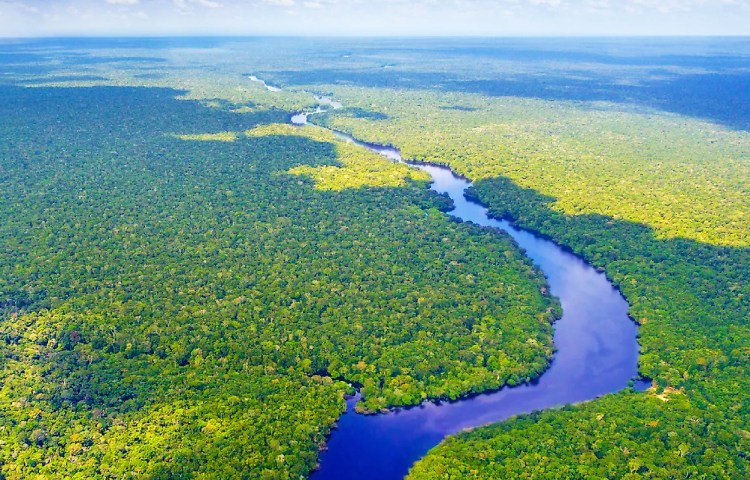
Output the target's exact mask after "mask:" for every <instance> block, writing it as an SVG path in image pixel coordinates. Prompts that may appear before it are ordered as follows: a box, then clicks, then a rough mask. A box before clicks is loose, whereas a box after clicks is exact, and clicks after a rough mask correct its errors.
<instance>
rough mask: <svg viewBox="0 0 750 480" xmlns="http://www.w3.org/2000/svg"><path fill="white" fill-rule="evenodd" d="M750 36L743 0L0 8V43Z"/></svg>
mask: <svg viewBox="0 0 750 480" xmlns="http://www.w3.org/2000/svg"><path fill="white" fill-rule="evenodd" d="M267 34H268V35H334V36H335V35H481V36H485V35H489V36H518V35H520V36H539V35H542V36H549V35H563V36H566V35H750V0H494V1H492V0H369V1H366V0H0V36H5V37H14V36H54V35H110V36H118V35H267Z"/></svg>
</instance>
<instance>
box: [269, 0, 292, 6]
mask: <svg viewBox="0 0 750 480" xmlns="http://www.w3.org/2000/svg"><path fill="white" fill-rule="evenodd" d="M263 3H265V4H266V5H273V6H275V7H293V6H294V5H296V4H297V2H296V1H295V0H263Z"/></svg>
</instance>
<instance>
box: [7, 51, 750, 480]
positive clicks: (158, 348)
mask: <svg viewBox="0 0 750 480" xmlns="http://www.w3.org/2000/svg"><path fill="white" fill-rule="evenodd" d="M749 62H750V41H748V40H746V39H745V38H732V37H727V38H692V39H683V40H675V39H608V40H605V39H565V40H552V39H500V38H489V39H481V38H429V39H411V40H409V41H408V42H405V41H403V40H402V39H379V38H375V39H372V38H371V39H364V38H356V39H355V38H347V39H334V38H285V37H284V38H270V37H268V38H266V37H252V38H219V37H216V38H169V37H163V38H127V39H125V38H96V39H76V38H51V39H13V40H0V119H1V120H2V121H1V122H0V251H1V252H2V255H0V478H7V479H22V478H102V479H107V478H112V479H115V478H117V479H120V478H144V479H146V478H148V479H151V478H164V479H166V478H253V479H254V478H262V479H299V478H308V477H312V478H316V477H319V478H340V475H339V474H337V473H335V472H338V471H344V472H350V474H352V475H353V476H355V477H356V478H368V476H369V478H403V477H404V476H408V478H413V479H433V478H437V479H454V478H456V479H458V478H483V479H495V478H736V479H741V478H747V477H748V476H750V394H749V393H748V392H750V73H749V70H748V65H750V63H749ZM300 115H302V117H300ZM300 118H303V119H304V121H301V120H300ZM379 153H381V154H379ZM428 166H429V167H428ZM441 172H442V173H441ZM451 172H452V173H451ZM449 173H450V174H451V175H453V174H455V176H454V177H451V178H452V180H450V181H451V182H453V183H448V184H445V185H458V184H459V183H460V182H464V183H460V185H462V186H461V189H459V190H457V191H456V192H457V193H456V192H452V191H449V190H450V189H449V187H445V188H443V189H442V190H441V188H442V187H441V186H442V185H443V184H442V183H441V178H442V177H440V175H448V174H449ZM446 178H447V177H446ZM457 182H458V183H457ZM431 187H432V188H431ZM465 187H468V188H467V189H466V190H465V191H464V190H463V188H465ZM464 204H471V205H473V206H474V207H472V208H480V207H481V208H482V215H486V218H485V217H482V219H481V220H479V217H473V216H466V215H464V216H461V214H460V212H465V211H466V210H465V209H466V208H468V207H466V205H464ZM462 209H463V210H462ZM519 232H521V233H519ZM523 235H526V236H527V237H528V240H524V239H523V238H522V237H523ZM524 238H526V237H524ZM525 242H529V243H525ZM542 243H543V244H544V245H545V247H544V248H549V249H553V250H554V252H555V253H553V254H551V255H553V257H551V258H552V259H553V260H550V259H547V260H544V259H542V260H540V258H541V257H540V256H539V255H538V252H537V251H536V250H535V248H536V247H533V246H532V245H537V244H542ZM563 257H564V258H565V259H566V260H565V262H568V263H565V262H563V260H561V259H563ZM570 265H574V266H575V265H577V266H576V267H570ZM577 268H580V270H576V269H577ZM571 269H572V270H571ZM560 272H567V274H568V275H567V276H565V275H562V274H561V273H560ZM561 279H563V280H561ZM592 279H593V280H592ZM591 281H596V282H600V283H599V284H598V285H600V286H599V287H598V288H601V289H602V290H595V291H594V290H591V289H592V288H593V287H591V283H590V282H591ZM568 288H569V289H571V290H574V291H576V292H578V294H582V293H581V292H583V293H585V292H587V291H588V292H589V297H590V298H593V299H594V300H593V301H594V306H593V307H590V308H589V307H587V310H586V311H588V312H589V313H588V314H587V315H588V317H587V318H590V320H588V321H590V322H593V323H592V324H591V325H590V327H589V326H586V325H583V326H581V327H579V328H581V330H580V334H578V335H577V336H580V337H584V336H585V334H586V332H587V330H589V329H591V330H595V328H594V325H595V324H596V325H609V323H607V322H614V321H615V317H616V316H617V315H619V317H617V318H619V320H617V321H619V322H620V324H619V325H621V327H622V328H621V329H618V330H616V332H617V333H611V332H613V331H615V330H612V331H609V332H610V333H609V334H602V335H603V336H604V337H606V338H605V340H606V342H605V343H601V342H599V343H597V342H592V343H590V344H589V346H588V347H586V348H590V349H591V352H595V354H596V355H597V357H587V356H585V355H582V356H581V357H580V358H583V359H586V358H598V359H600V360H601V362H600V363H601V365H600V366H602V368H601V369H600V370H601V372H600V373H597V378H594V377H593V376H592V375H589V376H588V377H581V378H580V379H579V380H576V381H570V382H567V383H560V384H554V385H556V386H555V390H554V392H551V393H549V392H548V393H545V394H544V395H550V397H549V398H550V399H551V400H550V401H549V402H548V403H543V404H542V403H535V401H534V399H533V398H535V397H533V398H532V397H531V396H529V397H524V396H521V395H520V394H519V399H518V400H514V401H513V402H514V405H513V408H512V409H510V410H507V411H505V410H503V413H502V415H501V414H500V413H496V414H491V415H490V416H488V417H484V416H479V415H478V412H479V411H483V410H481V408H480V407H479V406H480V405H482V404H485V405H490V403H491V401H490V399H491V398H495V397H492V396H493V395H500V396H504V395H510V396H512V395H514V393H513V392H525V391H526V390H525V389H528V392H529V395H537V393H535V392H540V391H542V392H544V391H545V390H543V389H546V388H547V387H546V385H548V384H549V383H545V382H547V380H545V378H546V379H549V378H550V376H554V375H557V373H555V372H557V371H559V370H560V369H561V368H563V369H568V368H573V367H572V366H570V367H567V366H565V365H567V364H566V363H565V362H566V361H565V358H569V357H566V355H569V354H570V352H571V350H572V351H574V353H575V350H576V349H577V348H584V347H583V346H582V345H584V343H585V342H582V341H581V342H579V343H575V342H572V343H571V342H570V341H567V342H566V341H565V340H564V339H563V337H562V336H561V335H562V334H563V332H564V329H565V328H568V327H566V325H569V324H570V322H573V321H574V320H571V318H573V317H577V316H579V313H578V311H579V310H580V308H578V307H580V305H577V304H576V302H571V301H570V300H569V299H570V298H580V297H577V296H572V297H571V294H569V293H567V289H568ZM592 292H593V293H592ZM600 292H605V293H600ZM610 296H611V298H612V301H613V302H616V304H617V305H619V307H617V308H612V309H608V308H607V307H605V304H606V301H605V297H606V298H610ZM597 299H600V300H601V302H600V304H599V305H598V306H597V305H596V301H597ZM617 302H619V303H617ZM577 308H578V310H577ZM617 309H619V310H617ZM614 310H617V311H618V312H619V313H617V314H616V313H613V312H614ZM636 332H637V333H636ZM604 337H603V338H604ZM597 338H598V337H597ZM603 341H604V340H603ZM636 341H637V343H636ZM609 342H611V343H609ZM614 345H617V346H618V348H620V349H621V350H622V352H624V353H623V355H625V357H626V358H627V361H625V363H627V365H626V366H625V367H623V368H624V369H623V370H618V371H617V373H615V370H614V367H613V369H608V368H604V367H603V366H606V365H609V364H608V363H607V361H606V359H608V358H609V359H611V358H614V357H613V355H615V354H616V352H617V351H619V350H618V348H614V347H613V346H614ZM564 348H567V350H565V351H563V349H564ZM576 358H578V357H576ZM631 360H632V361H631ZM583 361H584V360H580V361H579V360H575V361H573V362H572V363H571V365H573V364H575V363H580V362H583ZM555 362H557V363H555ZM594 363H599V360H597V361H596V362H594ZM576 367H577V368H584V367H586V368H589V367H591V365H582V364H581V365H577V366H576ZM586 371H588V370H586ZM545 376H547V377H545ZM615 377H617V380H616V381H614V382H608V380H611V379H612V378H615ZM571 378H572V377H571ZM575 378H579V377H575ZM598 382H599V383H598ZM595 385H604V387H602V389H597V388H598V387H597V388H594V386H595ZM535 389H536V390H535ZM581 392H585V393H586V394H585V395H583V394H582V395H578V393H581ZM524 395H525V394H524ZM462 402H464V403H462ZM466 402H469V403H466ZM471 402H474V403H471ZM461 405H469V406H470V408H469V407H465V408H464V407H461ZM461 408H463V410H461ZM487 408H489V407H487ZM493 408H494V407H493ZM459 411H460V412H461V413H460V414H459V413H450V412H459ZM420 412H421V413H420ZM425 412H426V413H425ZM430 412H433V413H430ZM436 412H440V413H436ZM467 412H474V416H473V417H471V418H469V417H468V415H469V413H467ZM419 415H425V416H424V417H420V416H419ZM440 415H445V416H448V415H456V416H458V415H461V418H460V422H458V420H456V418H454V419H453V420H454V422H453V423H452V425H454V426H455V428H454V427H453V426H451V427H450V428H443V427H440V426H436V425H435V424H433V423H429V422H428V421H427V420H424V419H431V420H434V421H436V420H435V419H437V418H439V416H440ZM410 419H411V420H410ZM416 419H418V420H416ZM447 421H448V420H446V422H447ZM399 422H401V423H400V424H399ZM409 422H414V423H409ZM436 422H437V421H436ZM365 425H374V426H372V427H366V426H365ZM396 425H399V426H396ZM389 428H390V429H392V430H388V429H389ZM419 429H423V430H425V431H428V430H429V431H430V432H431V433H430V437H429V440H426V441H425V443H420V444H419V445H416V444H412V445H405V444H400V443H399V442H400V441H404V442H405V443H408V442H406V441H405V440H403V439H404V438H407V436H405V434H404V432H406V431H411V432H414V431H417V430H419ZM386 430H388V431H391V432H393V433H392V434H390V436H388V435H385V436H378V435H376V434H375V432H376V431H386ZM347 432H348V433H347ZM399 432H401V433H399ZM347 435H351V437H347ZM337 436H339V437H340V438H342V440H337V438H339V437H337ZM353 438H356V439H357V441H359V442H361V443H352V442H353V441H350V440H347V439H353ZM346 443H350V444H351V445H355V446H356V448H354V449H353V451H351V452H350V451H348V450H346V451H345V450H338V449H339V448H343V447H341V446H340V445H342V444H346ZM327 450H328V451H327ZM337 452H346V453H337ZM384 452H391V453H384ZM393 452H395V453H393ZM399 455H401V457H399ZM366 457H369V458H371V459H372V461H373V462H375V463H380V464H382V466H384V468H385V470H383V472H386V473H376V470H371V471H369V473H368V471H367V468H366V467H361V468H363V471H362V472H355V471H354V470H352V468H356V466H357V465H358V464H359V465H365V463H364V462H365V458H366ZM392 457H393V459H392ZM396 457H398V458H396ZM342 459H343V460H342ZM359 460H361V462H359ZM342 461H346V462H350V463H351V465H354V467H352V466H351V465H350V464H349V463H347V464H342V465H337V464H336V462H342ZM391 462H397V463H398V468H396V467H394V468H393V469H391V470H389V469H388V468H390V466H391ZM338 467H341V468H344V467H345V468H344V470H337V468H338ZM377 472H379V471H377ZM388 472H390V473H388Z"/></svg>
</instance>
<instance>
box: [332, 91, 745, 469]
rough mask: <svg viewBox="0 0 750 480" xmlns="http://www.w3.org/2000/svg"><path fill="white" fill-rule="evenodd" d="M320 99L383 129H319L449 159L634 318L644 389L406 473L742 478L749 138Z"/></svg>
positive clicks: (586, 115)
mask: <svg viewBox="0 0 750 480" xmlns="http://www.w3.org/2000/svg"><path fill="white" fill-rule="evenodd" d="M334 90H335V91H336V92H337V93H339V92H340V93H341V97H343V98H345V99H346V101H348V102H350V104H353V105H355V106H358V107H360V108H370V109H372V110H373V111H375V112H381V113H383V114H385V115H387V116H388V119H387V120H381V121H379V122H372V121H370V122H363V121H361V120H358V118H357V116H350V115H347V112H346V111H343V112H341V113H339V112H335V113H334V114H332V115H330V116H328V117H327V118H322V119H321V121H323V122H325V123H327V124H331V125H334V126H335V127H336V128H340V129H345V130H350V131H353V132H354V133H355V135H358V136H361V137H363V138H365V139H367V140H371V141H382V140H383V139H385V138H389V139H391V141H393V143H395V144H396V145H398V146H400V147H403V152H404V153H406V155H407V156H410V157H413V158H418V159H422V160H427V161H431V162H438V163H444V164H449V165H451V166H452V167H453V168H454V169H455V170H457V171H458V172H459V173H461V174H464V175H466V176H468V177H469V178H473V179H477V181H476V182H475V188H474V190H473V192H472V193H471V194H472V196H474V197H475V198H477V199H479V200H480V201H482V202H484V203H486V204H488V205H489V206H490V209H491V212H492V213H493V214H494V215H495V216H497V217H510V218H514V219H515V220H516V221H517V223H518V224H520V225H522V226H525V227H527V228H531V229H533V230H536V231H539V232H542V233H544V234H545V235H549V236H551V237H552V238H553V239H554V240H555V241H557V242H558V243H560V244H562V245H566V246H569V247H570V248H572V249H573V250H574V251H576V252H577V253H579V254H580V255H582V256H584V257H585V258H586V259H587V260H588V261H590V262H591V263H592V264H593V265H595V266H597V267H599V268H601V269H603V270H605V271H606V272H607V274H608V275H609V276H610V278H612V279H613V281H614V283H615V284H617V285H618V286H619V288H620V289H621V290H622V291H623V293H624V294H625V296H626V297H627V298H628V300H629V301H630V303H631V305H632V308H631V314H632V316H633V317H634V318H635V319H637V321H638V322H639V323H640V324H641V328H640V343H641V345H642V356H641V359H640V371H641V372H642V373H643V374H644V375H645V376H647V377H650V378H653V379H654V381H655V387H654V389H653V390H651V391H649V392H648V393H646V394H635V393H623V394H618V395H614V396H610V397H607V398H605V399H602V400H597V401H594V402H591V403H588V404H585V405H581V406H576V407H570V408H566V409H564V410H562V411H551V412H545V413H540V414H535V415H533V416H528V417H523V418H520V419H517V420H513V421H509V422H506V423H503V424H499V425H495V426H492V427H488V428H482V429H478V430H476V431H474V432H471V433H465V434H461V435H459V436H457V437H456V438H452V439H450V440H448V441H446V442H444V443H443V444H442V445H441V446H439V447H437V448H436V449H435V450H434V451H433V452H431V453H430V455H428V457H426V459H425V460H423V461H421V462H419V463H418V464H417V465H416V466H415V467H414V469H413V471H412V477H413V478H435V477H440V478H464V477H466V476H476V477H482V478H504V477H516V476H518V477H523V476H528V477H550V478H559V477H560V476H563V477H570V476H593V477H606V478H621V477H625V476H626V475H629V474H631V475H637V476H646V477H652V478H677V477H685V476H690V475H704V476H708V477H729V478H745V477H747V475H748V474H749V472H750V468H749V466H748V460H747V458H748V454H749V452H750V434H749V433H748V431H750V424H749V423H748V419H749V418H750V417H748V415H747V412H748V409H750V395H748V392H750V375H749V373H750V363H749V361H750V349H749V348H748V345H750V282H748V279H750V249H749V248H748V247H747V243H748V239H749V237H748V236H747V235H748V232H750V216H749V215H750V206H749V205H748V202H749V199H750V191H748V188H747V187H748V183H747V180H748V178H750V162H749V161H748V154H749V153H750V137H748V135H747V134H746V133H743V132H733V131H729V130H726V129H723V128H721V127H718V126H716V125H711V124H706V123H703V122H698V121H692V120H687V119H685V118H677V117H674V116H672V115H656V114H651V115H643V114H639V113H633V112H627V111H623V109H620V108H616V107H614V106H612V105H595V106H592V105H588V104H579V105H571V104H561V103H557V102H541V101H527V100H518V99H497V100H494V101H492V100H489V99H479V98H477V97H476V96H473V95H457V94H451V95H440V94H435V93H426V92H405V91H384V90H377V91H375V90H364V91H362V90H355V89H341V90H340V91H339V90H338V89H334ZM389 96H391V97H392V98H391V99H388V100H387V98H388V97H389ZM337 98H338V97H337ZM394 99H395V101H394ZM352 102H354V103H352ZM445 105H460V106H464V107H471V108H463V109H455V108H454V109H450V110H446V109H444V108H440V107H443V106H445ZM532 107H533V108H532ZM667 171H668V172H669V173H666V172H667ZM529 187H530V188H529Z"/></svg>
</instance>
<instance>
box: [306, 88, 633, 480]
mask: <svg viewBox="0 0 750 480" xmlns="http://www.w3.org/2000/svg"><path fill="white" fill-rule="evenodd" d="M323 98H325V97H323ZM318 100H319V101H320V103H321V104H324V105H329V106H331V107H334V108H339V107H340V104H338V103H337V102H331V101H330V99H325V100H323V101H321V100H320V98H319V99H318ZM334 104H335V105H334ZM321 112H323V109H322V108H318V109H317V110H316V111H315V112H310V113H300V114H297V115H294V116H293V117H292V123H294V124H296V125H303V124H307V116H308V115H312V114H314V113H321ZM334 133H336V135H337V136H338V137H339V138H340V139H342V140H345V141H349V142H353V143H356V144H357V145H360V146H362V147H363V148H367V149H370V150H372V151H375V152H377V153H380V154H382V155H385V156H386V157H388V158H389V159H391V160H393V161H399V162H400V161H403V159H402V158H401V154H400V152H399V150H398V149H396V148H394V147H390V146H384V145H377V144H372V143H367V142H362V141H359V140H357V139H355V138H353V137H352V136H351V135H348V134H345V133H341V132H334ZM410 164H411V165H413V166H415V167H416V168H419V169H421V170H424V171H425V172H427V173H429V174H430V175H431V176H432V184H431V186H430V188H431V189H432V190H434V191H436V192H439V193H447V194H448V195H449V196H450V197H451V199H453V202H454V204H455V208H454V209H453V210H452V211H450V212H448V215H451V216H454V217H456V218H458V219H461V220H463V221H467V222H474V223H476V224H478V225H484V226H489V227H494V228H496V229H498V230H499V231H503V232H506V233H507V234H509V235H510V236H511V237H513V239H515V241H516V243H518V245H519V246H520V247H521V248H522V249H524V250H525V252H526V255H528V257H529V258H531V260H532V261H533V262H534V263H535V264H536V265H537V266H538V267H539V268H540V269H541V271H542V272H543V273H544V275H545V276H546V278H547V281H548V283H549V286H550V292H551V294H552V295H555V296H556V297H558V298H559V299H560V303H561V304H562V309H563V315H562V317H561V318H560V319H559V320H558V321H557V322H556V323H555V334H554V343H555V347H556V349H557V351H556V352H555V355H554V358H553V360H552V363H551V364H550V367H549V369H548V370H547V371H545V372H544V374H542V375H541V376H540V377H539V378H538V379H536V380H535V381H533V382H530V383H527V384H523V385H520V386H516V387H512V388H503V389H501V390H499V391H495V392H490V393H486V394H482V395H478V396H474V397H470V398H466V399H462V400H458V401H456V402H440V403H435V402H425V403H423V404H422V405H420V406H418V407H413V408H407V409H396V410H394V411H392V412H389V413H385V414H378V415H361V414H356V413H355V412H354V405H355V404H356V402H357V401H358V400H359V398H358V397H354V398H352V399H350V400H348V402H347V406H348V408H347V412H346V413H345V414H344V415H342V416H341V418H340V419H339V422H338V427H337V428H336V429H335V430H334V431H333V433H332V434H331V437H330V438H329V441H328V444H327V447H328V448H327V450H325V451H324V452H322V455H321V459H320V469H319V470H318V471H316V472H314V473H313V475H312V478H313V480H325V479H341V478H356V479H378V480H387V479H400V478H403V477H404V476H405V475H406V474H407V472H408V470H409V467H411V465H412V464H414V462H416V461H417V460H419V459H420V458H422V457H423V456H424V455H425V454H426V453H427V451H428V450H429V449H430V448H432V447H434V446H435V445H437V444H438V443H439V442H440V441H441V440H442V439H443V438H445V437H446V436H447V435H450V434H454V433H457V432H460V431H461V430H464V429H467V428H473V427H477V426H481V425H485V424H487V423H491V422H498V421H501V420H504V419H507V418H509V417H511V416H513V415H518V414H521V413H528V412H531V411H534V410H542V409H548V408H553V407H558V406H562V405H565V404H569V403H576V402H583V401H587V400H591V399H594V398H596V397H598V396H601V395H604V394H607V393H612V392H617V391H619V390H622V389H623V388H625V387H627V386H628V384H629V383H630V382H631V381H633V380H634V379H635V378H636V377H637V375H638V372H637V363H638V343H637V341H636V335H637V327H636V325H635V323H633V321H632V320H631V319H630V317H629V316H628V304H627V302H626V301H625V299H624V298H623V297H622V295H620V293H619V292H618V291H617V289H615V288H614V287H613V286H612V284H611V283H610V282H609V280H608V279H607V278H606V276H605V275H604V274H602V273H600V272H598V271H596V270H595V269H594V268H592V267H591V266H590V265H588V264H586V263H585V262H584V261H583V260H581V259H580V258H578V257H577V256H575V255H573V254H572V253H570V252H567V251H566V250H564V249H563V248H561V247H560V246H558V245H556V244H555V243H553V242H551V241H549V240H547V239H544V238H541V237H539V236H537V235H534V234H533V233H531V232H528V231H525V230H523V229H520V228H517V227H515V226H514V225H513V224H511V223H510V222H508V221H505V220H497V219H493V218H490V217H489V216H488V214H487V209H486V208H485V207H483V206H482V205H480V204H478V203H475V202H472V201H469V200H467V199H466V198H465V197H464V192H465V191H466V189H467V188H468V187H470V186H471V183H470V182H469V181H467V180H465V179H462V178H459V177H458V176H456V175H454V174H453V172H452V171H451V170H450V169H448V168H446V167H440V166H434V165H425V164H415V163H410ZM647 386H648V383H647V382H644V381H635V383H634V387H635V388H637V389H639V390H640V389H644V388H646V387H647Z"/></svg>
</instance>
